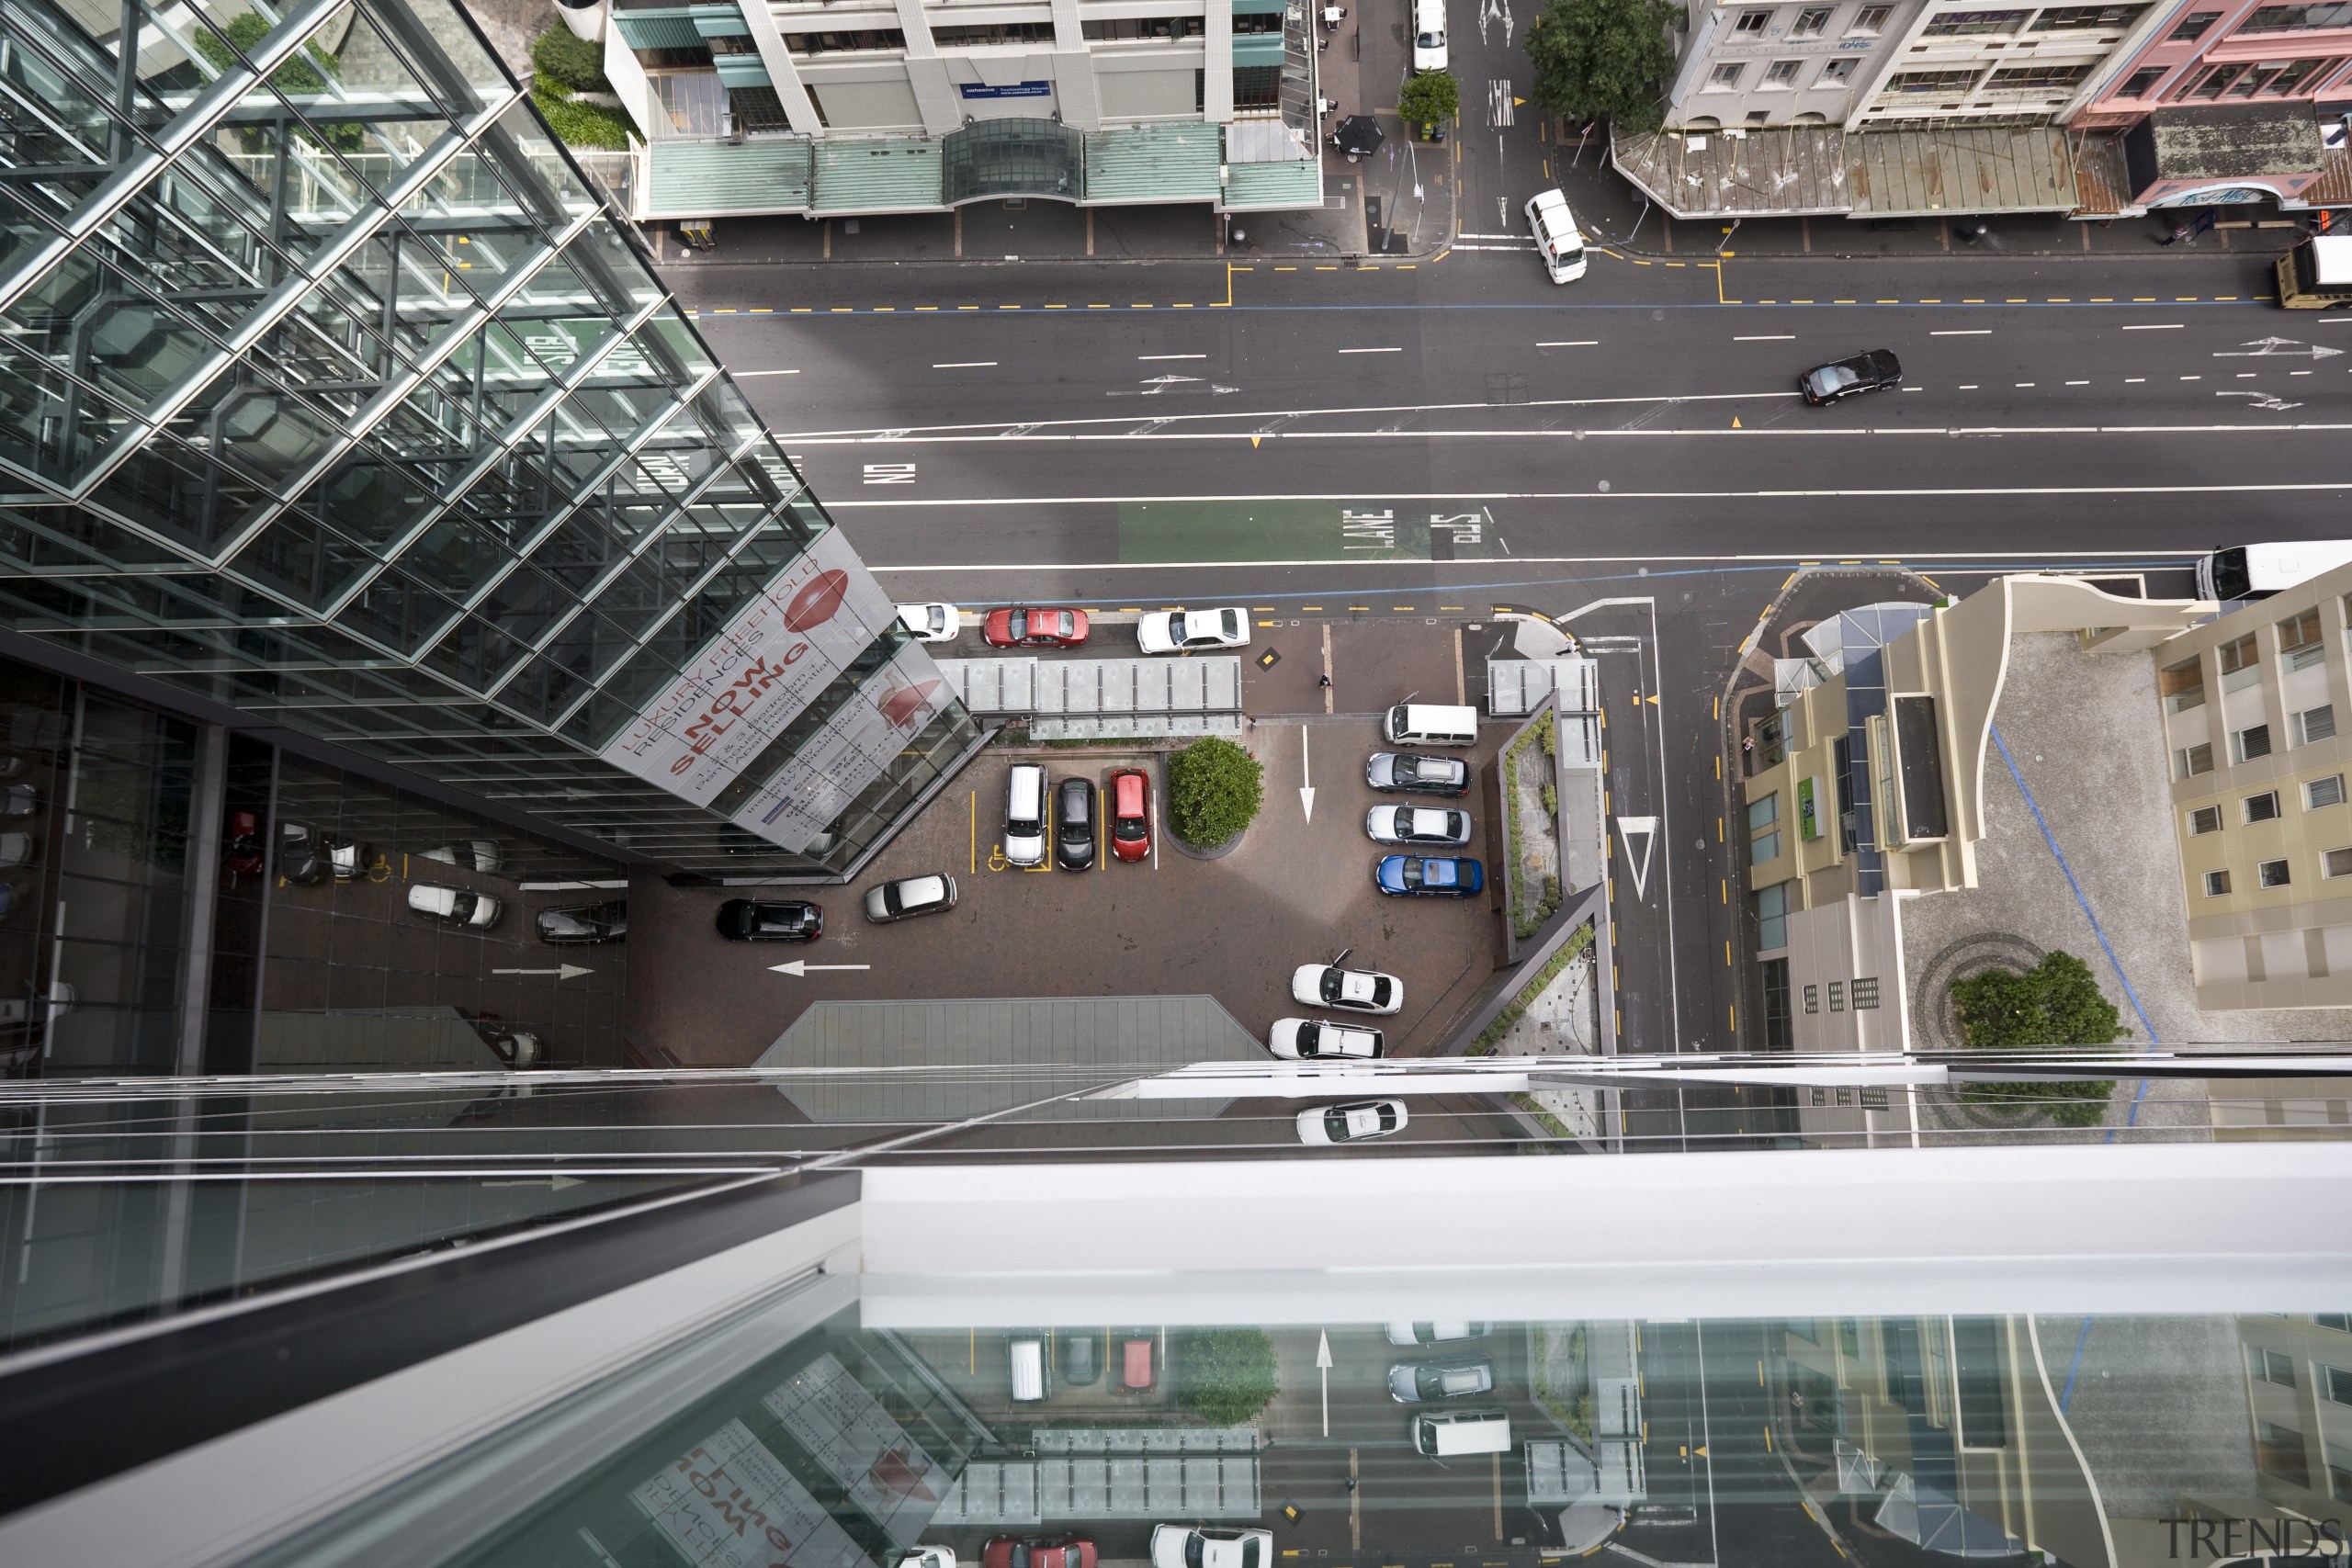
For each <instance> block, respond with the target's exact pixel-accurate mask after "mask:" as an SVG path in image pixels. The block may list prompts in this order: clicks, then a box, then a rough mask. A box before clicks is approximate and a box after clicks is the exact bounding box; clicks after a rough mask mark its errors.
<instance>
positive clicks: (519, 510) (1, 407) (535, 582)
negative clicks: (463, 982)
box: [0, 0, 977, 875]
mask: <svg viewBox="0 0 2352 1568" xmlns="http://www.w3.org/2000/svg"><path fill="white" fill-rule="evenodd" d="M0 176H5V177H0V312H4V313H5V314H0V321H5V327H0V626H7V627H10V628H13V629H15V630H17V631H19V632H23V633H28V634H31V635H33V636H36V637H40V638H43V639H45V640H48V641H50V642H51V643H53V644H59V645H63V646H66V647H69V648H71V649H74V650H76V651H78V652H81V653H85V654H87V655H92V656H95V657H96V658H99V659H101V660H107V661H108V662H110V663H113V664H115V665H118V666H120V667H123V668H126V669H129V670H131V671H136V672H138V673H139V674H141V675H144V676H148V677H151V678H153V679H156V680H160V681H163V682H168V683H170V684H172V685H175V686H176V687H178V688H180V689H182V690H184V691H186V692H187V693H188V694H191V695H192V696H195V697H199V698H202V699H206V700H209V702H213V703H219V704H225V705H230V706H232V707H234V708H236V709H239V710H242V711H243V713H245V714H247V715H251V716H253V717H254V719H255V721H256V722H262V723H270V724H277V725H283V726H285V727H287V728H293V729H297V730H300V731H305V732H308V733H310V734H311V735H314V736H317V737H320V738H322V739H328V740H331V741H334V742H335V743H337V744H339V745H341V746H344V747H347V748H349V749H350V750H353V751H356V752H358V753H362V754H365V755H367V756H368V757H371V758H375V759H379V760H380V761H386V762H390V763H393V764H397V765H398V766H400V767H401V768H404V769H409V770H413V771H414V772H415V773H419V774H422V775H424V776H425V777H428V778H430V779H432V780H435V781H437V782H439V783H441V784H445V785H452V786H456V787H458V788H461V789H464V790H467V791H469V792H471V793H473V794H476V795H480V796H481V797H484V798H488V799H493V800H498V801H502V802H504V803H506V804H508V805H509V806H511V807H518V808H521V809H526V810H529V811H532V812H534V813H537V814H540V815H542V816H544V817H546V818H549V819H551V820H553V821H556V822H560V824H562V825H563V826H565V827H567V828H570V829H574V830H576V831H582V832H586V833H590V834H593V835H594V836H596V837H597V838H599V839H602V840H605V842H608V843H610V844H612V845H613V846H615V847H616V849H618V850H620V851H622V852H625V854H626V855H627V856H628V857H629V858H632V859H639V860H642V861H650V862H652V863H655V864H657V865H666V866H668V867H671V868H673V869H683V870H687V871H694V872H700V873H705V874H721V875H724V874H751V875H766V874H794V873H809V874H822V873H825V872H830V871H838V870H840V869H842V868H843V867H845V866H846V865H848V864H849V863H852V862H853V861H854V860H855V859H856V858H857V856H858V855H859V853H860V852H862V851H863V850H864V849H865V848H866V847H868V846H870V845H871V844H873V843H874V842H875V841H876V840H878V839H879V838H880V837H881V836H882V835H883V834H884V833H885V832H886V831H887V830H888V826H889V824H890V823H891V822H892V821H893V820H894V819H896V818H898V817H899V815H900V814H901V813H902V812H903V811H904V810H905V808H906V807H908V806H909V805H910V804H911V803H912V802H913V801H914V800H915V799H916V798H917V797H918V796H919V795H921V793H922V790H923V789H924V787H925V786H926V785H927V784H930V783H931V782H932V781H933V779H935V778H936V777H937V776H938V775H939V774H940V773H942V772H943V771H944V770H945V769H946V768H948V767H951V766H952V765H953V764H954V762H955V761H956V760H957V759H958V758H959V757H960V756H961V755H962V754H963V753H964V752H965V751H966V750H967V749H968V748H969V747H970V745H971V744H972V743H973V742H974V740H975V739H977V729H976V727H975V726H974V725H973V724H972V722H971V720H970V718H969V716H967V714H966V713H965V712H964V710H963V709H962V707H961V706H960V705H958V704H957V703H956V702H955V700H954V699H953V697H952V695H950V694H947V693H945V692H944V690H943V689H942V688H941V687H940V686H939V685H938V672H937V671H936V669H935V667H934V666H933V665H932V664H931V662H930V660H928V659H927V658H926V657H925V655H924V654H923V653H922V651H921V650H920V649H917V648H915V647H913V646H911V645H910V643H909V642H908V639H907V638H906V637H905V635H904V634H903V632H902V631H901V630H900V629H899V627H898V626H896V625H895V621H894V617H893V614H892V611H891V608H890V606H889V604H888V600H887V598H886V597H885V596H884V595H883V594H882V593H881V592H880V591H879V590H878V589H877V588H876V585H875V584H874V582H873V580H872V578H871V577H870V576H869V575H868V574H867V573H866V572H865V569H864V568H863V566H862V565H861V564H860V563H859V562H858V561H857V559H856V558H855V557H854V554H852V553H851V552H850V551H849V549H848V547H846V545H845V544H843V543H842V540H841V538H840V536H839V535H838V534H837V533H836V532H835V531H834V529H833V527H832V525H831V520H830V519H829V518H828V517H827V516H826V515H825V513H824V512H823V510H822V508H821V507H820V505H819V504H818V503H817V502H816V500H815V498H814V497H812V496H811V495H810V494H809V492H808V491H807V489H806V487H805V486H804V485H803V484H802V483H801V481H800V479H799V476H798V475H797V473H796V472H795V471H794V470H793V468H791V466H790V465H789V463H788V462H787V461H786V458H785V457H784V455H783V454H782V452H781V451H779V450H778V449H777V447H776V446H775V443H774V441H773V440H772V438H771V437H770V436H769V435H768V434H767V433H766V431H765V430H764V428H763V426H762V425H761V423H759V421H758V419H757V418H756V417H755V416H754V415H753V414H752V412H751V410H750V409H749V408H748V407H747V406H746V404H745V403H744V401H743V400H742V398H741V395H740V394H739V393H738V392H737V390H736V389H735V388H734V387H733V386H732V385H731V384H730V383H729V381H728V380H727V379H726V378H725V377H724V375H723V374H722V373H721V371H720V369H719V367H718V365H717V363H716V362H715V361H714V360H713V359H712V357H711V355H709V353H708V352H707V349H706V348H705V347H704V345H703V344H702V343H701V342H700V341H699V339H698V338H697V337H696V335H695V332H694V330H693V329H692V327H691V326H689V325H688V324H687V323H686V322H685V321H684V319H683V318H682V317H681V316H680V314H679V312H678V311H677V310H676V309H675V308H674V307H673V305H672V304H671V302H670V301H669V299H667V297H666V294H665V292H664V290H663V288H662V285H661V283H660V281H659V280H658V279H657V278H656V276H654V274H653V272H652V270H651V268H650V265H648V264H647V261H646V259H645V257H644V256H643V254H642V253H641V252H640V251H639V249H638V248H637V246H636V245H635V243H634V242H633V241H632V239H631V238H630V237H629V236H628V234H627V232H626V231H624V230H623V229H622V228H620V227H619V226H617V225H616V223H615V222H614V221H613V220H612V219H611V218H610V217H609V215H608V214H607V213H606V212H605V209H603V208H602V207H601V206H600V204H599V201H598V199H597V197H596V196H595V195H594V193H593V191H592V189H591V187H590V186H588V185H587V183H586V182H585V180H584V179H583V178H582V175H580V173H579V172H578V170H577V168H576V167H575V166H574V165H573V164H571V161H570V160H569V159H568V158H567V157H566V155H565V154H564V152H562V151H561V149H560V147H559V146H558V145H557V143H555V141H553V140H552V138H551V137H550V136H549V135H548V131H547V130H546V128H545V127H544V126H543V125H542V124H541V122H540V121H539V120H538V119H537V117H536V116H535V114H534V113H533V111H532V109H531V107H529V104H528V102H527V100H526V96H525V95H523V94H522V93H521V92H520V90H519V89H518V88H517V87H516V85H515V82H514V81H513V79H512V78H511V77H510V76H508V75H507V73H506V72H505V71H504V69H503V67H502V66H501V65H500V64H499V63H498V62H497V61H496V59H495V57H494V56H493V55H492V52H491V51H490V50H489V49H488V48H487V47H486V46H485V45H484V43H483V42H482V40H481V36H480V35H479V33H478V32H477V31H476V30H475V28H474V27H473V24H472V22H471V21H470V20H469V18H468V17H466V16H465V15H464V14H463V12H462V11H461V10H460V9H459V8H458V6H454V5H452V4H449V3H448V0H368V3H364V4H358V5H352V4H343V3H328V0H311V3H308V4H301V5H296V6H270V5H267V4H254V5H248V4H247V0H206V3H205V4H202V5H200V6H151V5H148V4H144V3H142V0H130V3H127V4H124V5H121V6H102V5H99V4H96V3H95V0H86V3H79V4H74V3H56V0H27V3H25V4H12V5H11V6H8V7H7V8H6V11H5V14H0ZM673 742H674V743H673ZM730 748H731V750H730ZM657 752H658V753H659V754H658V755H657V754H656V753H657ZM722 797H724V798H722Z"/></svg>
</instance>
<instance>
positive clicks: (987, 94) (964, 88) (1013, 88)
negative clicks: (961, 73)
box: [956, 82, 1054, 98]
mask: <svg viewBox="0 0 2352 1568" xmlns="http://www.w3.org/2000/svg"><path fill="white" fill-rule="evenodd" d="M956 91H957V92H959V93H961V94H963V95H964V96H966V97H967V98H1050V97H1052V96H1054V85H1053V84H1052V83H1051V82H1014V83H1011V84H1009V85H1005V86H1002V87H991V86H989V85H988V84H987V83H986V82H958V83H956Z"/></svg>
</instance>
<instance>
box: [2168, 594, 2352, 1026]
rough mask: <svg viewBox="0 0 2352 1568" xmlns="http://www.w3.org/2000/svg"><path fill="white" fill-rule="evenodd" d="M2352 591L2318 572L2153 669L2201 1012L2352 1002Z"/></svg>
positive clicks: (2171, 652)
mask: <svg viewBox="0 0 2352 1568" xmlns="http://www.w3.org/2000/svg"><path fill="white" fill-rule="evenodd" d="M2347 593H2352V569H2339V570H2335V571H2332V572H2327V573H2324V574H2323V575H2322V576H2320V577H2317V578H2314V579H2312V581H2309V582H2306V583H2304V584H2302V585H2301V586H2300V587H2298V588H2294V589H2290V590H2289V591H2288V592H2283V593H2280V594H2278V595H2275V596H2274V597H2271V598H2268V599H2263V600H2258V601H2256V602H2254V603H2252V604H2246V605H2245V606H2244V607H2242V608H2240V609H2238V610H2236V611H2234V612H2233V613H2232V614H2230V615H2224V616H2222V617H2221V618H2220V619H2218V620H2215V621H2213V622H2211V624H2209V625H2207V626H2199V627H2198V628H2197V629H2196V630H2195V631H2193V632H2190V633H2189V634H2188V635H2187V636H2186V637H2182V638H2180V639H2179V641H2178V642H2177V643H2176V644H2173V645H2171V646H2168V647H2166V648H2165V649H2164V651H2163V655H2162V657H2161V659H2160V660H2159V671H2158V676H2157V681H2158V690H2159V693H2160V694H2161V697H2162V701H2163V707H2164V712H2163V715H2162V722H2163V724H2164V728H2165V747H2166V750H2167V752H2168V754H2169V756H2170V758H2171V766H2172V796H2173V805H2174V807H2175V818H2176V819H2175V829H2176V831H2177V834H2178V841H2179V845H2180V866H2181V874H2182V877H2183V881H2184V892H2185V895H2186V897H2187V899H2188V909H2189V919H2188V930H2189V940H2190V951H2191V953H2192V955H2193V958H2194V962H2195V964H2196V978H2197V997H2198V1004H2199V1006H2200V1007H2205V1008H2209V1009H2217V1010H2218V1009H2224V1008H2252V1007H2280V1008H2310V1007H2343V1006H2346V1005H2347V1004H2352V804H2346V776H2347V769H2348V768H2352V744H2348V743H2347V740H2346V739H2344V738H2339V736H2338V735H2337V733H2336V729H2337V718H2336V716H2337V715H2339V714H2346V713H2352V708H2347V703H2352V686H2348V685H2347V679H2352V676H2347V670H2348V669H2352V666H2347V665H2346V617H2347V615H2352V598H2347Z"/></svg>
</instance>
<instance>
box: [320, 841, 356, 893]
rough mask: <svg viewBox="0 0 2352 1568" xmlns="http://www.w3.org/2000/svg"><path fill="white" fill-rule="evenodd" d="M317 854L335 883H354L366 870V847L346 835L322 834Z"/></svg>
mask: <svg viewBox="0 0 2352 1568" xmlns="http://www.w3.org/2000/svg"><path fill="white" fill-rule="evenodd" d="M319 852H320V853H321V854H322V855H324V856H325V857H326V863H327V870H328V871H329V872H331V873H333V874H334V879H335V880H336V881H337V882H356V881H357V880H359V878H360V877H361V875H363V874H365V873H366V872H367V870H368V846H367V845H365V844H363V843H361V842H360V841H359V840H356V839H355V838H353V837H351V836H350V835H349V834H347V833H322V834H321V835H320V836H319Z"/></svg>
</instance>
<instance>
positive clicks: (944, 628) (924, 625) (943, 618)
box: [899, 603, 964, 642]
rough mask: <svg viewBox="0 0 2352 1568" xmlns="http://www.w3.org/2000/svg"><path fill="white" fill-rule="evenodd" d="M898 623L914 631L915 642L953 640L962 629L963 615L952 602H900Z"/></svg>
mask: <svg viewBox="0 0 2352 1568" xmlns="http://www.w3.org/2000/svg"><path fill="white" fill-rule="evenodd" d="M899 625H900V626H904V627H906V628H907V630H909V631H910V632H912V633H914V634H915V640H916V641H917V642H954V641H955V640H956V633H957V632H959V631H961V630H963V629H964V615H963V612H962V611H960V610H958V609H956V606H955V605H953V604H937V603H931V604H901V605H899Z"/></svg>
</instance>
